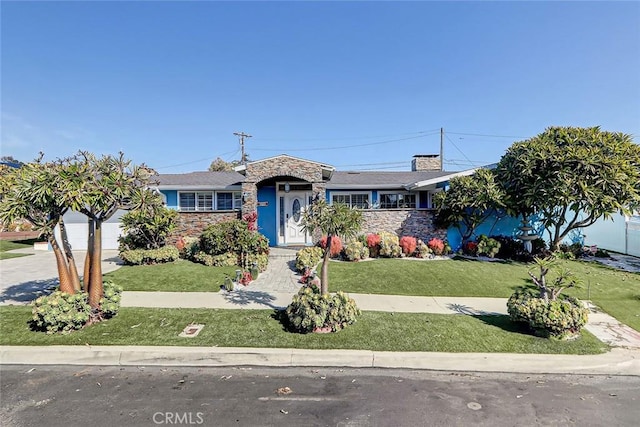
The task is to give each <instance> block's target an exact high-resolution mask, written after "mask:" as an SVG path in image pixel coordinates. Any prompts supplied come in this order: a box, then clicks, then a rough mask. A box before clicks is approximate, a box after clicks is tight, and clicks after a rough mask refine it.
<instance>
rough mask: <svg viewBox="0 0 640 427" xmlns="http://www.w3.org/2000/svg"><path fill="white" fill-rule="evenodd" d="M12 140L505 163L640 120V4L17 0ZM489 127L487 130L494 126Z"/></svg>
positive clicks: (209, 156)
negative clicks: (559, 133) (548, 140)
mask: <svg viewBox="0 0 640 427" xmlns="http://www.w3.org/2000/svg"><path fill="white" fill-rule="evenodd" d="M1 19H2V22H1V24H2V30H1V31H2V34H1V35H2V40H1V43H2V45H1V48H2V65H1V67H2V81H1V82H2V87H1V89H2V98H1V113H2V144H1V147H2V155H11V156H14V157H16V158H17V159H19V160H23V161H29V160H31V159H33V158H34V157H35V156H36V155H37V153H38V152H39V151H44V153H45V155H46V158H48V159H54V158H56V157H64V156H68V155H71V154H73V153H74V152H76V151H77V150H78V149H83V150H89V151H92V152H95V153H112V154H115V153H117V152H118V151H120V150H122V151H124V153H125V155H126V156H127V157H128V158H130V159H132V160H133V161H134V162H135V163H143V162H144V163H146V164H148V165H149V166H152V167H154V168H156V169H157V170H158V171H159V172H162V173H177V172H188V171H194V170H205V169H206V168H207V167H208V165H209V163H210V162H211V160H213V159H215V158H216V157H218V156H220V157H222V158H223V159H225V160H233V159H239V157H240V154H239V151H238V150H239V146H238V140H237V138H236V137H235V136H234V135H233V133H234V132H237V131H244V132H247V133H249V134H251V135H253V138H250V139H248V141H247V152H248V153H249V155H250V157H251V158H252V159H260V158H265V157H270V156H273V155H277V154H281V153H288V154H290V155H294V156H297V157H303V158H307V159H311V160H316V161H319V162H324V163H328V164H331V165H334V166H336V167H337V168H339V169H342V170H346V169H383V170H392V169H401V170H408V168H409V162H410V160H411V156H412V155H414V154H429V153H437V152H438V151H439V143H440V135H439V129H440V128H441V127H443V128H444V129H445V136H446V137H445V146H444V150H445V156H444V157H445V168H446V169H448V170H460V169H466V168H469V167H472V166H475V165H480V164H484V163H492V162H496V161H498V160H499V159H500V156H501V155H502V154H503V153H504V150H505V149H506V148H508V147H509V146H510V145H511V144H512V143H513V142H515V141H518V140H522V139H526V138H527V137H531V136H534V135H536V134H538V133H540V132H542V131H543V130H544V129H545V128H546V127H548V126H552V125H571V126H596V125H598V126H601V127H602V128H603V129H605V130H614V131H621V132H625V133H630V134H634V135H635V140H636V141H638V135H640V72H639V70H640V3H638V2H586V3H578V2H561V3H558V2H553V3H552V2H526V3H519V2H518V3H516V2H513V3H512V2H471V3H467V2H446V3H445V2H404V3H397V2H394V3H382V2H284V3H279V2H257V3H253V2H7V1H3V2H2V6H1ZM480 135H489V136H480Z"/></svg>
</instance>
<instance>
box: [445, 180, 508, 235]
mask: <svg viewBox="0 0 640 427" xmlns="http://www.w3.org/2000/svg"><path fill="white" fill-rule="evenodd" d="M503 199H504V193H503V191H502V188H501V186H500V185H499V184H498V183H497V182H496V180H495V175H494V173H493V171H492V170H490V169H478V170H477V171H476V172H475V173H474V174H473V175H469V176H456V177H454V178H451V180H450V181H449V188H448V189H447V191H441V192H439V193H436V195H435V198H434V202H435V205H436V208H437V210H438V220H439V221H440V222H442V223H444V224H446V225H451V226H453V227H455V228H457V229H458V231H459V232H460V235H461V236H462V241H463V242H466V241H467V240H469V239H470V238H471V237H472V236H473V234H474V233H475V230H476V228H477V227H478V226H479V225H480V224H482V223H483V222H484V221H485V220H487V219H488V218H489V217H490V216H491V215H493V214H496V213H497V212H499V211H500V210H501V209H503V208H504V207H505V205H504V201H503Z"/></svg>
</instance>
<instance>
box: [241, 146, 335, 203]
mask: <svg viewBox="0 0 640 427" xmlns="http://www.w3.org/2000/svg"><path fill="white" fill-rule="evenodd" d="M245 176H246V178H245V180H244V182H243V183H242V198H243V201H242V213H243V214H248V213H251V212H254V211H255V210H256V209H257V199H258V197H257V195H258V184H259V183H260V182H262V181H265V180H268V179H271V178H275V177H280V176H281V177H293V178H297V179H300V180H302V181H306V182H310V183H311V185H312V189H313V192H314V194H315V193H316V192H318V191H320V192H321V193H320V194H321V195H324V189H325V183H324V181H323V179H322V166H321V165H320V164H319V163H314V162H309V161H305V160H301V159H296V158H293V157H288V156H279V157H277V158H274V159H267V160H263V161H259V162H254V163H249V164H247V169H246V171H245Z"/></svg>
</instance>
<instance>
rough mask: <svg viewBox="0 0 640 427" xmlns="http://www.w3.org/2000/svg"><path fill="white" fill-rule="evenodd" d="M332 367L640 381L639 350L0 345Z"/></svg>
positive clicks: (34, 352) (17, 357) (122, 356)
mask: <svg viewBox="0 0 640 427" xmlns="http://www.w3.org/2000/svg"><path fill="white" fill-rule="evenodd" d="M3 364H4V365H111V366H209V367H221V366H271V367H274V366H275V367H293V366H297V367H300V366H303V367H304V366H324V367H327V366H330V367H351V368H404V369H424V370H435V371H465V372H510V373H529V374H584V375H632V376H640V351H638V350H631V349H623V348H615V349H613V350H611V351H610V352H608V353H605V354H599V355H584V356H581V355H577V356H576V355H553V354H511V353H434V352H387V351H369V350H304V349H288V348H283V349H279V348H236V347H226V348H223V347H149V346H140V347H138V346H46V347H34V346H0V365H3Z"/></svg>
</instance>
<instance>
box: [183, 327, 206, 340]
mask: <svg viewBox="0 0 640 427" xmlns="http://www.w3.org/2000/svg"><path fill="white" fill-rule="evenodd" d="M202 328H204V325H201V324H193V323H192V324H190V325H187V326H185V328H184V329H183V330H182V332H180V334H178V336H179V337H182V338H193V337H197V336H198V334H199V333H200V331H201V330H202Z"/></svg>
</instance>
